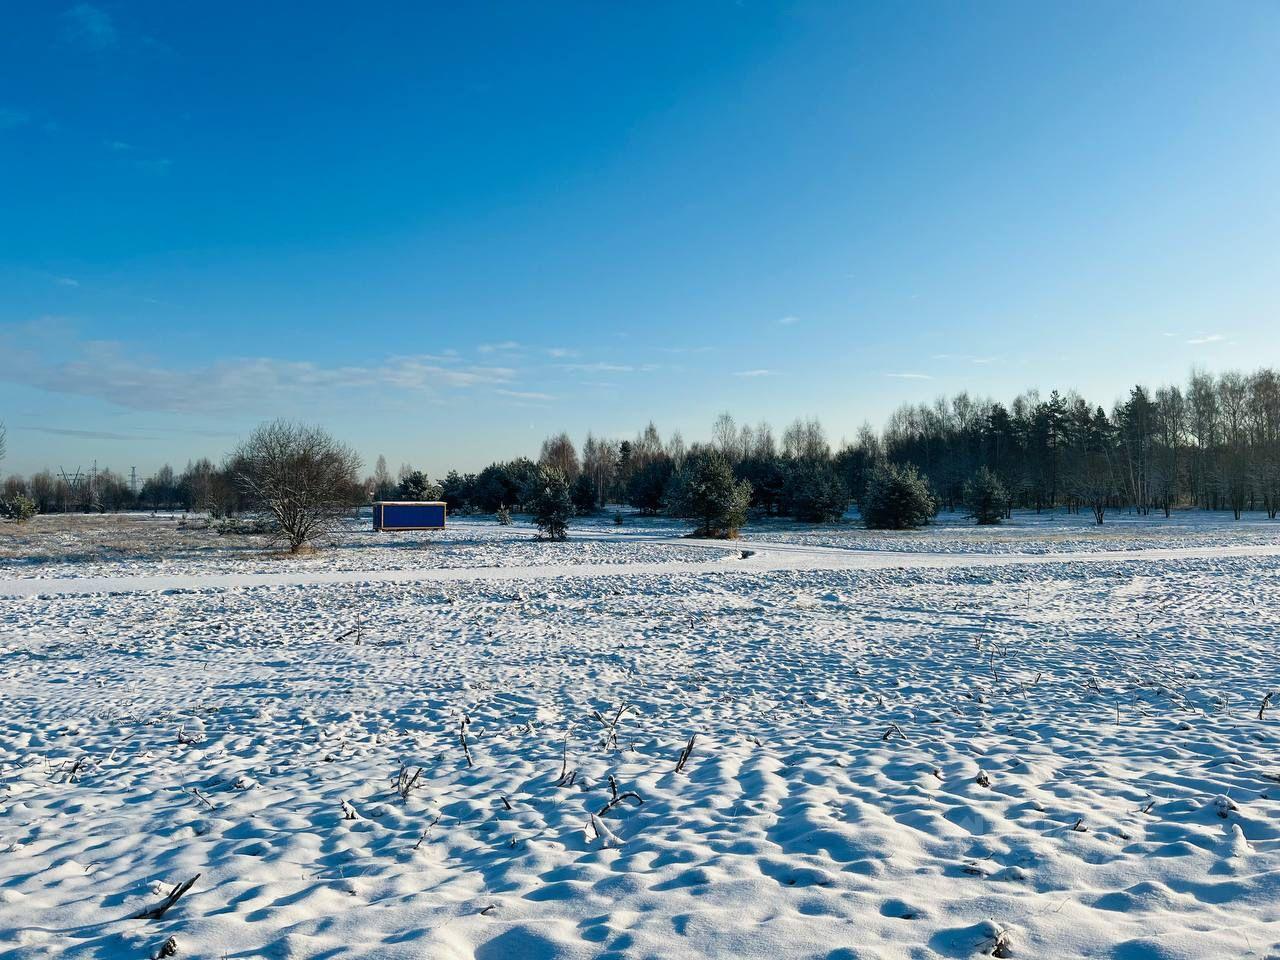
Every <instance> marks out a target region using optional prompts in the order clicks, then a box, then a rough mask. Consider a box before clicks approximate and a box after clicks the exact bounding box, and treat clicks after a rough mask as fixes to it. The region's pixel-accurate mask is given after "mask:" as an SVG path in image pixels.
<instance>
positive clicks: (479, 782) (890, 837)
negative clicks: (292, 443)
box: [0, 517, 1280, 960]
mask: <svg viewBox="0 0 1280 960" xmlns="http://www.w3.org/2000/svg"><path fill="white" fill-rule="evenodd" d="M1153 519H1154V518H1153ZM1176 519H1177V518H1175V520H1176ZM477 526H480V524H479V523H478V522H477ZM1042 526H1043V525H1038V524H1037V522H1036V521H1031V520H1026V519H1023V518H1020V519H1019V521H1018V523H1017V524H1015V525H1014V526H1013V527H1010V528H1002V529H1001V530H999V531H996V532H995V533H994V535H992V532H990V531H981V532H980V534H981V535H975V533H974V531H973V530H972V528H959V527H958V526H957V527H951V526H949V525H947V524H943V525H940V526H939V527H938V528H936V529H934V530H931V531H926V532H924V533H922V534H920V535H919V537H918V538H916V539H914V540H911V539H908V537H902V538H897V537H885V536H876V537H874V538H871V539H872V541H873V542H872V543H868V544H867V545H868V546H873V547H874V549H876V550H881V551H886V550H893V549H897V548H895V547H893V546H890V545H889V543H890V542H901V543H910V544H913V547H912V549H911V550H910V551H907V554H906V555H903V554H899V555H897V556H890V557H888V559H885V555H884V554H878V555H877V554H860V553H857V552H855V551H849V550H831V549H826V550H823V549H813V548H811V547H809V546H807V545H808V544H816V545H817V546H818V547H821V546H822V545H824V544H826V545H827V546H828V547H830V546H843V547H847V546H855V545H858V544H859V543H860V541H859V540H858V539H857V538H860V537H867V536H869V535H867V534H865V533H864V532H862V531H857V530H855V529H851V528H848V527H842V528H830V529H827V530H825V531H822V532H820V533H812V534H811V533H807V532H806V531H805V530H801V529H795V530H788V529H786V528H785V527H784V526H783V525H777V528H776V529H772V530H770V529H762V530H760V531H756V530H749V531H747V533H748V534H749V536H750V544H751V546H750V549H752V550H755V551H756V553H755V554H754V555H752V556H750V557H748V558H746V559H742V558H740V557H738V556H737V555H735V554H734V553H733V552H729V551H724V550H712V549H706V548H699V547H696V546H693V545H684V544H678V543H672V542H668V541H666V540H664V539H663V538H665V537H667V536H670V535H672V534H676V533H679V532H680V530H679V529H678V528H671V529H667V528H665V527H664V526H663V523H661V522H654V523H652V524H650V525H648V528H647V529H642V528H644V527H645V524H641V523H637V524H635V525H634V531H635V532H634V535H635V537H636V540H635V541H634V542H631V541H618V540H616V539H612V537H614V536H615V535H616V532H615V531H612V530H608V529H607V528H606V526H605V525H604V524H601V525H600V529H599V537H598V538H596V539H589V538H588V539H586V540H584V541H582V542H579V543H577V544H574V543H573V542H571V543H570V544H568V545H566V548H565V553H564V554H563V555H561V554H557V553H554V552H551V551H553V550H554V548H552V547H550V546H548V545H537V544H531V545H530V547H529V552H528V553H527V554H523V555H522V556H521V557H519V558H512V559H511V560H510V562H508V563H506V564H505V566H503V567H497V566H493V567H491V568H490V569H488V570H483V569H479V567H478V566H477V565H475V564H471V563H470V562H469V559H468V554H467V551H469V550H473V549H474V550H477V551H486V550H490V549H492V550H493V552H494V554H502V553H503V551H504V550H505V549H507V548H508V547H509V548H510V549H511V550H513V551H517V550H521V549H522V548H520V547H518V546H513V544H514V543H516V540H515V539H514V538H515V537H517V536H519V537H525V538H527V536H528V533H527V531H524V532H522V533H518V534H511V533H509V532H508V531H505V530H501V529H500V528H497V527H492V530H494V531H497V532H496V533H495V534H494V538H495V545H494V546H492V547H490V546H489V545H488V541H487V540H486V539H485V538H486V536H487V533H485V532H483V531H478V532H476V533H474V534H470V533H468V534H467V539H468V541H469V543H468V544H465V545H459V546H458V547H457V548H456V550H457V553H458V555H459V556H460V557H461V560H460V561H459V565H460V566H464V567H467V568H468V569H467V570H465V571H459V573H466V574H467V578H466V579H461V578H458V579H450V577H451V576H452V574H450V573H449V567H450V565H451V564H452V563H453V562H454V558H452V557H450V556H447V555H446V556H442V557H439V558H438V559H439V560H440V562H439V563H437V564H436V565H435V566H430V567H428V568H427V569H425V570H424V571H423V572H422V577H423V579H421V580H420V581H418V582H383V583H378V584H373V585H370V584H361V583H355V582H331V583H313V582H307V580H308V578H309V577H311V576H314V575H317V574H318V573H325V572H326V571H327V572H328V573H333V572H335V570H339V568H341V569H348V570H351V571H357V572H353V574H352V575H353V576H359V575H360V574H359V573H358V571H359V570H360V569H361V568H360V567H359V566H358V564H356V563H353V564H352V565H351V566H346V564H347V561H348V559H352V560H355V559H362V560H364V561H366V562H372V561H377V563H378V566H379V568H384V569H385V567H386V566H387V564H383V563H381V561H379V560H378V558H377V557H375V556H374V555H372V554H364V555H362V556H358V555H357V552H353V553H351V554H348V553H347V552H346V551H347V549H348V548H342V549H341V550H339V551H335V553H337V554H341V556H342V559H341V560H335V559H333V557H330V556H327V555H326V554H321V555H319V556H318V557H316V558H314V559H315V560H316V561H317V562H318V563H320V564H322V565H325V566H322V568H321V569H320V570H319V571H312V570H309V569H308V567H307V564H308V563H309V562H310V560H311V559H312V558H306V559H301V560H296V561H295V560H286V561H274V563H275V564H276V565H275V566H272V565H271V562H270V561H267V560H265V559H262V558H257V559H251V560H248V561H246V564H245V565H244V566H240V567H229V568H228V567H220V568H219V567H215V566H213V565H212V563H211V564H210V565H208V566H201V563H203V561H200V562H196V561H191V563H192V565H190V566H186V567H183V566H174V567H159V568H157V567H156V566H155V565H154V564H149V563H148V562H147V561H146V560H145V559H135V560H124V561H121V562H119V563H116V564H115V565H114V566H113V564H112V563H111V562H110V561H106V560H102V559H95V560H92V561H85V562H80V563H78V564H76V563H67V562H56V563H55V567H56V568H57V569H58V571H59V572H58V573H57V574H56V575H57V576H60V577H66V576H70V575H73V574H81V575H83V576H94V577H103V576H106V577H113V576H116V575H117V574H118V575H119V577H118V578H117V581H116V582H118V583H119V584H120V585H122V586H125V587H127V588H128V589H127V590H123V591H122V592H118V593H114V594H110V595H107V594H102V593H97V594H88V595H74V594H71V595H63V596H55V595H53V594H52V593H51V594H49V595H45V596H0V956H4V957H10V956H12V957H15V958H31V957H103V958H105V957H111V958H117V957H119V958H126V957H127V958H140V957H148V956H152V955H153V954H156V953H158V952H159V951H160V950H161V948H162V945H163V944H164V943H165V941H166V939H167V938H169V937H173V938H174V940H175V942H176V946H177V950H178V951H179V952H178V953H177V954H176V955H177V956H190V957H207V958H213V960H217V958H223V957H228V958H242V957H244V958H247V957H309V958H321V957H325V958H328V957H357V956H374V957H430V958H446V960H448V958H471V957H478V958H481V960H496V958H536V960H540V958H579V957H581V958H588V957H591V958H596V957H610V958H623V957H626V958H641V957H740V956H742V957H759V958H776V957H788V958H793V957H794V958H829V960H848V958H854V957H885V958H888V957H911V958H927V957H970V956H981V955H984V954H986V955H996V956H1013V957H1034V958H1049V957H1052V958H1058V957H1112V958H1117V960H1142V958H1153V960H1154V958H1183V957H1205V958H1208V957H1280V950H1277V948H1276V944H1277V942H1278V941H1280V782H1277V779H1276V778H1277V777H1280V752H1278V750H1277V748H1278V747H1280V720H1277V718H1278V717H1280V706H1278V707H1277V708H1276V709H1275V710H1272V709H1270V708H1268V709H1267V710H1266V711H1264V712H1263V714H1262V716H1261V718H1259V710H1260V707H1261V706H1262V701H1263V698H1264V696H1265V695H1266V694H1267V693H1268V692H1270V691H1271V690H1273V689H1276V688H1278V687H1280V682H1277V681H1278V680H1280V677H1278V675H1277V660H1276V641H1277V638H1278V637H1280V577H1278V576H1277V574H1278V573H1280V555H1278V554H1280V549H1277V548H1278V547H1280V525H1276V526H1268V525H1265V524H1252V525H1242V526H1232V525H1228V524H1225V523H1220V522H1216V521H1211V519H1199V518H1196V517H1191V518H1189V519H1186V520H1185V521H1184V523H1183V526H1182V527H1177V526H1172V525H1171V526H1169V527H1166V528H1161V527H1156V526H1154V525H1146V526H1135V528H1134V529H1132V530H1130V531H1128V532H1127V533H1125V534H1118V535H1115V536H1109V537H1108V539H1107V541H1106V544H1107V545H1106V546H1105V547H1098V546H1084V547H1080V546H1072V547H1071V549H1066V548H1064V547H1061V546H1057V547H1054V548H1052V549H1053V550H1054V551H1055V552H1057V553H1058V556H1056V557H1052V558H1051V557H1048V556H1044V557H1039V558H1037V557H1026V556H1018V555H1017V554H1019V553H1031V552H1034V549H1035V548H1034V546H1033V547H1030V548H1028V547H1027V546H1026V545H1027V544H1035V543H1038V542H1043V543H1046V544H1073V545H1075V544H1080V543H1084V544H1090V545H1091V544H1096V543H1101V542H1103V541H1101V540H1094V539H1093V536H1094V535H1093V534H1092V533H1091V532H1089V531H1087V530H1083V529H1076V528H1074V527H1067V526H1066V525H1064V529H1063V531H1062V532H1063V533H1065V534H1066V536H1065V537H1064V538H1062V539H1058V537H1057V531H1054V532H1050V531H1046V530H1044V529H1042V528H1041V527H1042ZM1082 526H1083V525H1082ZM1119 527H1120V524H1115V525H1114V527H1113V529H1118V528H1119ZM459 529H461V528H459ZM1011 530H1012V531H1014V532H1010V531H1011ZM1018 530H1021V532H1017V531H1018ZM508 536H512V537H513V539H512V541H511V542H510V543H507V542H506V541H505V540H497V539H496V538H506V537H508ZM606 536H607V537H610V539H606ZM471 544H479V546H472V545H471ZM963 544H968V545H969V546H970V549H968V550H965V551H963V552H962V551H961V550H960V546H961V545H963ZM1013 544H1020V545H1019V546H1009V545H1013ZM587 545H590V546H591V547H592V548H593V549H598V551H599V552H598V553H594V554H591V555H589V556H588V555H587V554H586V553H585V552H582V553H575V552H574V551H582V550H584V549H585V547H586V546H587ZM953 547H954V549H953ZM1188 548H1195V549H1194V550H1191V549H1188ZM350 549H351V550H352V551H357V550H358V548H350ZM449 549H454V548H449ZM1102 549H1107V550H1123V551H1127V553H1126V554H1125V555H1123V556H1120V557H1109V556H1105V555H1102V554H1099V553H1098V552H1097V551H1098V550H1102ZM649 551H658V552H656V553H651V552H649ZM668 551H670V553H668ZM1144 551H1146V552H1144ZM412 552H413V553H414V554H415V555H417V554H425V553H430V552H431V550H430V549H424V550H414V551H412ZM438 552H439V553H441V554H444V553H445V551H444V550H438ZM1072 553H1080V554H1087V555H1082V556H1075V557H1073V556H1070V554H1072ZM394 554H395V551H384V552H383V554H382V555H381V556H382V557H384V558H387V561H388V564H390V563H394V559H392V558H393V555H394ZM993 554H999V555H993ZM477 555H478V554H477ZM197 559H199V558H197ZM415 559H417V557H416V556H415ZM1051 561H1052V562H1051ZM182 562H183V563H187V562H188V560H186V559H183V560H182ZM236 562H237V563H238V562H240V561H236ZM501 562H502V560H501V559H499V558H497V557H495V563H501ZM602 562H605V563H608V564H610V566H609V568H608V569H606V570H602V569H601V568H598V567H597V568H593V567H592V566H591V564H598V563H602ZM521 563H526V564H529V563H532V564H536V565H537V566H536V567H531V568H529V569H520V568H518V567H519V564H521ZM281 564H283V566H281ZM568 564H573V566H571V567H569V566H566V565H568ZM615 565H616V566H615ZM41 566H44V565H41ZM557 568H558V571H559V572H558V573H557V574H556V575H555V576H551V575H549V573H548V570H551V569H557ZM214 569H222V570H224V571H225V572H229V573H239V574H246V575H247V574H249V573H252V572H254V571H258V570H276V571H281V579H282V580H287V579H289V578H290V577H293V578H294V579H296V580H297V581H298V582H295V583H288V582H280V583H277V584H275V585H272V586H229V587H226V588H222V587H219V588H211V587H207V586H205V587H202V586H201V585H200V582H201V579H202V575H203V574H204V573H206V572H208V571H211V570H214ZM32 572H33V571H32V570H29V569H20V570H19V569H7V570H4V571H3V572H0V577H11V578H12V577H15V576H16V577H19V578H26V577H29V576H30V574H31V573H32ZM140 573H142V574H147V573H153V574H158V575H160V576H161V577H162V578H164V577H170V578H175V577H176V578H181V577H188V578H189V579H188V580H186V581H184V588H183V590H182V591H181V592H176V593H164V592H160V591H159V590H157V589H146V588H140V582H137V581H126V580H124V579H119V578H122V577H130V576H134V577H136V576H138V575H139V574H140ZM602 573H605V574H608V575H601V574H602ZM374 574H376V571H373V572H371V574H370V575H371V576H373V575H374ZM432 577H436V578H438V579H432ZM10 582H11V583H13V582H18V581H12V580H11V581H10ZM22 582H25V580H24V581H22ZM108 582H110V581H108ZM0 585H3V583H2V582H0ZM46 586H48V587H49V588H50V589H53V588H54V587H55V586H56V584H55V582H54V581H49V582H48V583H47V584H46ZM145 586H146V584H145V583H143V584H142V587H145ZM357 623H359V625H360V632H359V635H358V637H357V635H356V634H355V633H354V632H353V628H354V627H355V626H356V624H357ZM357 640H358V641H359V642H358V643H357ZM1277 699H1278V700H1280V694H1278V695H1277ZM464 733H465V745H464V740H463V734H464ZM691 737H692V738H693V741H692V749H691V751H689V754H688V757H687V760H686V761H685V763H684V764H683V769H682V770H679V771H678V770H677V769H676V768H677V766H678V765H679V760H680V757H681V753H682V751H683V750H685V748H686V747H688V745H689V743H690V738H691ZM611 777H612V778H613V781H614V782H615V783H616V786H617V790H618V796H619V797H620V798H621V799H620V800H619V801H618V802H616V803H615V802H613V800H614V793H613V788H612V786H611V781H610V778H611ZM628 794H634V795H633V796H628ZM1273 797H1274V798H1275V799H1273ZM606 808H608V809H607V810H606ZM197 874H198V875H199V879H197V880H196V881H195V883H194V884H193V885H192V886H191V888H190V890H189V892H187V893H186V894H185V896H183V897H182V898H181V899H180V900H179V901H178V902H177V903H176V904H175V905H174V906H172V907H171V908H170V909H169V910H168V912H166V913H165V914H164V915H163V917H161V918H160V919H158V920H146V919H135V918H134V917H135V916H136V915H137V914H138V913H139V912H141V911H143V910H145V909H147V908H150V907H153V906H155V905H156V904H157V903H159V902H161V901H162V900H163V899H164V896H165V895H166V894H168V893H169V892H170V891H171V890H172V889H173V887H174V886H175V885H176V884H179V883H181V882H183V881H186V880H188V879H190V878H192V877H194V876H196V875H197Z"/></svg>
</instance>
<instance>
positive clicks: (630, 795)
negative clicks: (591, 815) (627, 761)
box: [596, 767, 679, 817]
mask: <svg viewBox="0 0 1280 960" xmlns="http://www.w3.org/2000/svg"><path fill="white" fill-rule="evenodd" d="M676 769H679V768H678V767H677V768H676ZM609 789H610V790H612V791H613V799H612V800H610V801H609V802H608V803H606V804H605V805H604V806H603V807H601V808H600V812H599V813H598V814H596V816H598V817H603V816H604V815H605V814H607V813H608V812H609V811H610V810H612V809H613V808H614V807H616V806H617V805H618V804H620V803H622V801H623V800H634V801H635V802H636V806H640V804H642V803H644V800H642V799H641V797H640V794H638V793H636V792H635V791H634V790H628V791H627V792H626V793H618V781H617V779H615V777H614V776H613V774H609Z"/></svg>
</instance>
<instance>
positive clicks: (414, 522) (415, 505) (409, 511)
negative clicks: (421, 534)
mask: <svg viewBox="0 0 1280 960" xmlns="http://www.w3.org/2000/svg"><path fill="white" fill-rule="evenodd" d="M445 513H446V508H445V504H444V501H442V500H379V501H378V502H377V503H375V504H374V505H373V529H374V530H375V531H377V530H443V529H444V518H445Z"/></svg>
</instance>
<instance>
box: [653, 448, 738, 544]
mask: <svg viewBox="0 0 1280 960" xmlns="http://www.w3.org/2000/svg"><path fill="white" fill-rule="evenodd" d="M669 500H670V502H669V505H668V509H669V510H670V512H672V513H674V514H675V515H676V516H680V517H685V518H687V519H690V520H696V521H698V529H697V531H696V532H697V535H698V536H701V537H729V538H732V537H736V536H737V535H738V529H739V528H740V527H741V526H742V525H743V524H744V523H746V522H747V506H748V505H749V504H750V503H751V484H750V483H748V482H747V481H746V480H734V478H733V468H732V467H730V466H729V461H728V460H727V459H725V456H724V454H722V453H721V452H720V451H718V450H705V449H704V450H698V451H696V452H694V453H690V454H689V456H688V457H686V458H685V462H684V464H683V466H681V468H680V470H679V472H678V473H676V475H675V476H674V478H673V481H672V484H671V490H670V494H669Z"/></svg>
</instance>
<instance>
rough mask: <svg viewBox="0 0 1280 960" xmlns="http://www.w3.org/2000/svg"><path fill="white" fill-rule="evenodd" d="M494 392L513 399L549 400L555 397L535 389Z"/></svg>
mask: <svg viewBox="0 0 1280 960" xmlns="http://www.w3.org/2000/svg"><path fill="white" fill-rule="evenodd" d="M494 393H497V394H499V395H500V396H503V397H511V398H512V399H514V400H542V401H551V400H554V399H555V397H553V396H552V395H551V394H549V393H539V392H538V391H536V390H495V391H494Z"/></svg>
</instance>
